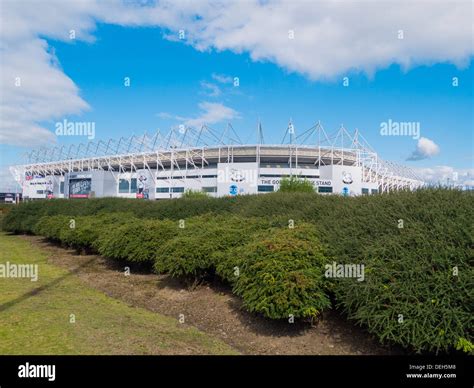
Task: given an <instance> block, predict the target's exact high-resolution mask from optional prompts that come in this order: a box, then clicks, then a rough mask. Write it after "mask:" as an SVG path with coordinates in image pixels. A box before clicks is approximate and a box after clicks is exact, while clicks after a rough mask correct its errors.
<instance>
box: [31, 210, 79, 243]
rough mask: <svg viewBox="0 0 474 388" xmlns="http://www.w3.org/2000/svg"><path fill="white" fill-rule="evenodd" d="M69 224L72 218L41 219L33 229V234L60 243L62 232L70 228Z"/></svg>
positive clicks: (54, 217) (53, 217)
mask: <svg viewBox="0 0 474 388" xmlns="http://www.w3.org/2000/svg"><path fill="white" fill-rule="evenodd" d="M69 222H70V217H67V216H52V217H41V218H40V220H39V221H38V222H37V223H36V224H35V226H34V227H33V229H32V232H34V233H35V234H37V235H40V236H44V237H46V238H48V239H50V240H52V241H56V242H60V241H61V238H60V235H61V233H62V231H64V230H67V229H68V228H69V225H70V223H69Z"/></svg>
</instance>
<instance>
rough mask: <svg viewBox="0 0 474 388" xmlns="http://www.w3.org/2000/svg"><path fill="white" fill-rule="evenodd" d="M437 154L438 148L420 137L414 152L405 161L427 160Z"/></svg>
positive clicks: (429, 140) (433, 143)
mask: <svg viewBox="0 0 474 388" xmlns="http://www.w3.org/2000/svg"><path fill="white" fill-rule="evenodd" d="M438 154H439V146H438V145H437V144H436V143H435V142H434V141H433V140H431V139H428V138H426V137H420V139H419V140H418V144H417V145H416V150H415V151H413V153H412V154H411V155H410V156H409V157H408V158H407V160H413V161H414V160H422V159H428V158H431V157H433V156H435V155H438Z"/></svg>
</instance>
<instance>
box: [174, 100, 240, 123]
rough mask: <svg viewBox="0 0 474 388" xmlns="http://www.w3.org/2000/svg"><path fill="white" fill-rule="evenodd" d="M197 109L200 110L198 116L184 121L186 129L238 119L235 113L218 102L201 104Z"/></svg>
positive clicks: (237, 114)
mask: <svg viewBox="0 0 474 388" xmlns="http://www.w3.org/2000/svg"><path fill="white" fill-rule="evenodd" d="M199 109H200V110H201V113H200V114H199V116H197V117H195V118H189V119H185V120H184V122H183V124H184V125H186V126H188V127H200V126H202V125H203V124H216V123H219V122H222V121H231V120H233V119H238V118H239V117H240V115H239V113H238V112H237V111H235V110H234V109H232V108H230V107H228V106H225V105H224V104H221V103H218V102H201V103H200V104H199Z"/></svg>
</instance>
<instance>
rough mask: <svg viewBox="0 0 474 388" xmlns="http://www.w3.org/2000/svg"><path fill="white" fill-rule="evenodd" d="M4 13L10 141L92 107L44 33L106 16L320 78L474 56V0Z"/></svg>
mask: <svg viewBox="0 0 474 388" xmlns="http://www.w3.org/2000/svg"><path fill="white" fill-rule="evenodd" d="M0 14H1V16H0V23H1V24H2V28H1V47H0V48H1V53H2V57H3V64H2V67H4V68H5V71H2V77H1V85H0V87H1V90H2V94H3V95H2V104H1V112H0V113H1V114H2V118H3V117H5V119H3V123H4V125H3V126H2V128H1V129H0V131H1V136H0V140H1V141H2V142H7V143H10V144H19V143H21V144H24V145H31V143H33V144H37V143H41V142H49V141H51V139H52V136H53V137H54V135H52V134H51V133H50V132H49V131H48V130H46V129H45V128H41V126H40V125H39V124H38V123H39V122H41V121H43V120H49V119H54V118H56V117H59V116H61V115H66V114H76V113H80V112H82V111H84V110H85V109H87V103H86V102H85V101H84V100H83V99H82V98H81V97H80V95H79V90H78V88H77V86H76V85H75V84H74V82H73V81H72V80H71V79H70V78H69V77H67V76H66V75H65V74H64V73H63V72H62V70H61V69H60V67H59V66H58V61H57V58H56V57H55V56H54V54H52V53H51V52H50V50H49V49H50V47H48V45H47V44H46V43H45V41H44V40H43V39H42V38H43V37H47V38H54V39H59V40H63V41H69V33H70V30H74V31H75V34H76V39H79V40H86V41H90V42H92V41H93V40H94V36H93V32H94V29H95V26H96V23H97V22H103V23H109V24H119V25H123V26H159V27H163V28H164V29H165V30H167V31H168V32H167V34H166V36H167V37H168V39H176V36H177V33H178V31H179V30H180V29H184V30H185V32H186V38H187V43H188V44H191V45H193V46H194V47H195V48H196V49H198V50H213V49H215V50H218V51H223V50H231V51H233V52H235V53H242V52H247V53H249V55H250V57H251V58H252V59H253V60H255V61H272V62H274V63H276V64H277V65H279V66H281V67H282V68H284V69H286V70H288V71H290V72H298V73H301V74H304V75H306V76H307V77H309V78H310V79H314V80H317V79H327V78H334V77H338V76H341V75H346V73H347V72H349V71H351V70H355V71H361V72H366V73H367V74H372V73H373V72H374V71H375V70H377V69H379V68H383V67H387V66H389V65H391V64H392V63H399V64H401V65H402V66H403V67H405V68H409V67H411V66H414V65H419V64H432V63H436V62H452V63H455V64H456V65H458V66H463V65H465V64H467V63H468V60H469V58H470V56H471V55H472V53H473V48H472V26H473V21H472V4H471V2H470V1H465V2H442V1H433V2H431V1H416V2H410V1H407V0H399V1H389V0H386V1H384V0H381V1H377V2H375V1H367V2H360V1H350V2H349V1H347V2H335V1H315V2H306V1H265V2H262V1H258V0H247V1H237V0H234V1H224V0H212V1H208V2H204V1H199V2H193V1H176V0H173V1H172V0H163V1H160V2H157V3H155V2H151V3H139V2H122V1H120V0H109V1H106V2H101V1H98V0H74V1H68V2H65V1H60V0H45V1H42V2H41V7H40V8H39V5H38V2H37V1H34V0H22V1H3V2H2V12H1V13H0ZM289 30H293V31H294V39H289ZM399 30H403V34H404V39H398V33H399ZM2 70H4V69H2ZM17 75H20V76H21V77H22V79H23V80H24V81H25V82H24V83H23V85H24V86H22V89H20V90H18V88H17V89H15V88H13V87H12V86H11V85H12V77H15V76H17ZM217 77H219V75H216V77H215V78H214V79H215V80H217ZM222 80H223V81H224V83H227V82H228V80H227V78H222ZM19 134H20V135H19Z"/></svg>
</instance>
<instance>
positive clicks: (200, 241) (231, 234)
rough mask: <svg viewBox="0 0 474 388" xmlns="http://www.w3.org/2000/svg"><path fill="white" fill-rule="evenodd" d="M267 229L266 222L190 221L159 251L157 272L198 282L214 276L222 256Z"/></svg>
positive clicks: (225, 218) (199, 218)
mask: <svg viewBox="0 0 474 388" xmlns="http://www.w3.org/2000/svg"><path fill="white" fill-rule="evenodd" d="M268 225H269V223H268V222H266V221H265V220H261V219H248V218H247V219H245V218H242V217H236V216H229V217H219V216H216V217H209V216H204V217H194V218H191V219H189V221H187V222H186V226H185V228H183V229H181V230H180V231H179V233H177V234H176V236H175V237H174V238H172V239H171V240H169V241H168V242H166V243H165V244H164V245H163V247H162V249H160V250H159V251H157V253H156V259H155V270H156V271H157V272H158V273H163V272H167V273H170V274H171V275H172V276H187V277H195V278H197V280H199V279H200V278H202V277H203V276H205V275H206V274H208V273H209V272H214V270H215V267H216V259H218V258H219V254H220V253H222V252H225V251H228V250H232V249H233V248H234V247H236V246H239V245H241V244H243V243H245V242H247V241H248V240H249V239H251V238H252V235H253V234H254V233H255V231H257V230H259V229H264V228H266V227H268Z"/></svg>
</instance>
